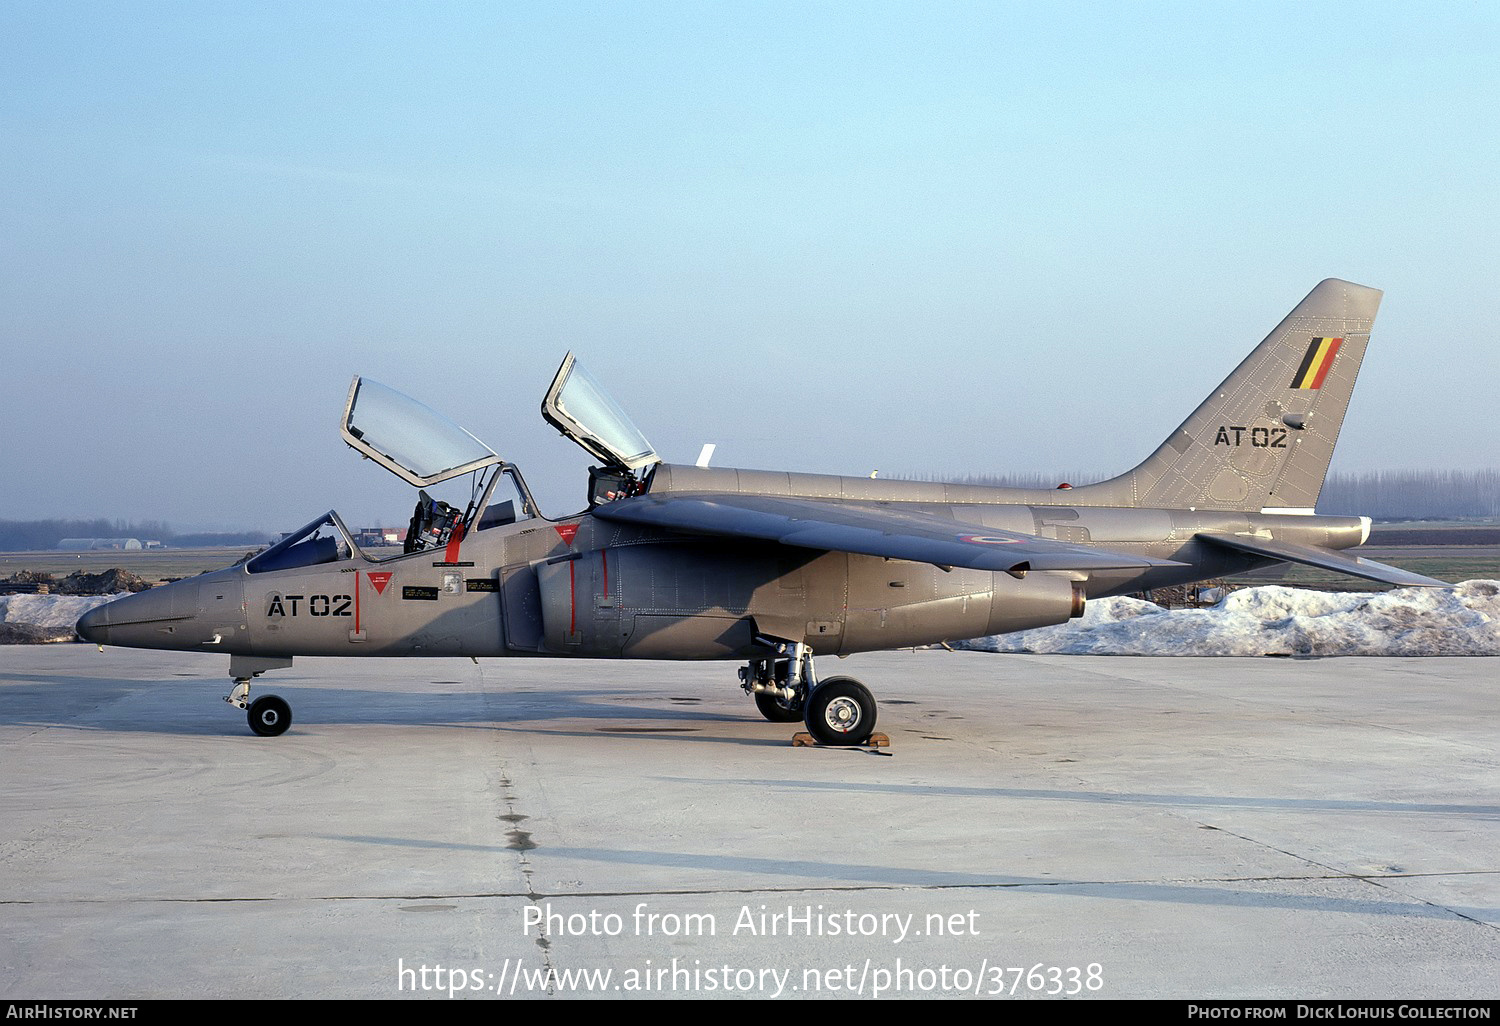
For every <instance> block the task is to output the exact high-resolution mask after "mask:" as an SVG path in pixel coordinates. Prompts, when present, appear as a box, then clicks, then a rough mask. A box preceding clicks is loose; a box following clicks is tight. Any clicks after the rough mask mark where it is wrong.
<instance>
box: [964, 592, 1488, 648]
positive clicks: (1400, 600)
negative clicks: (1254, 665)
mask: <svg viewBox="0 0 1500 1026" xmlns="http://www.w3.org/2000/svg"><path fill="white" fill-rule="evenodd" d="M955 647H958V648H967V649H974V650H978V651H983V652H1027V653H1034V654H1058V655H1178V656H1261V655H1298V656H1345V655H1364V656H1441V655H1447V656H1456V655H1500V581H1465V582H1464V583H1463V584H1459V585H1455V586H1454V587H1453V588H1451V589H1446V588H1397V589H1395V590H1394V591H1388V592H1384V593H1371V592H1322V591H1303V590H1300V589H1297V588H1283V587H1267V588H1246V589H1244V590H1242V591H1236V592H1232V593H1230V594H1229V595H1228V596H1227V597H1226V598H1225V599H1224V600H1223V601H1222V602H1220V603H1219V604H1218V605H1216V606H1213V607H1211V608H1207V609H1173V610H1167V609H1162V608H1161V607H1160V606H1157V605H1153V604H1152V603H1150V602H1143V601H1141V600H1140V599H1132V598H1107V599H1091V600H1090V601H1089V603H1088V605H1087V606H1086V607H1085V608H1084V614H1083V617H1082V618H1081V619H1078V620H1074V621H1072V622H1071V623H1066V624H1059V625H1058V626H1056V627H1041V628H1038V629H1037V630H1032V631H1021V632H1019V633H1017V634H1001V635H997V636H995V637H990V638H979V639H977V640H975V641H969V642H963V643H961V644H959V645H957V646H955Z"/></svg>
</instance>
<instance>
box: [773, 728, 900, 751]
mask: <svg viewBox="0 0 1500 1026" xmlns="http://www.w3.org/2000/svg"><path fill="white" fill-rule="evenodd" d="M792 747H793V748H823V747H829V748H842V747H848V748H889V747H891V739H890V737H888V736H887V735H885V734H882V733H881V732H880V731H878V730H877V731H876V732H875V733H873V734H871V735H870V737H869V739H868V740H867V741H865V743H864V744H861V745H847V746H845V745H827V746H824V745H820V744H818V742H817V740H816V739H815V738H814V737H813V736H812V735H811V734H809V733H808V732H807V731H805V730H799V731H798V732H797V733H795V734H793V735H792Z"/></svg>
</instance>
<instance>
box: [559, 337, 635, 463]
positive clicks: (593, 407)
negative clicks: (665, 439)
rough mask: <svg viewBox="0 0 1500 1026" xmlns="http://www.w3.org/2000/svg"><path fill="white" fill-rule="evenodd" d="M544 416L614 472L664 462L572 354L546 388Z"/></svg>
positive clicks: (566, 357) (564, 358)
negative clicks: (550, 384)
mask: <svg viewBox="0 0 1500 1026" xmlns="http://www.w3.org/2000/svg"><path fill="white" fill-rule="evenodd" d="M542 416H543V417H545V418H546V420H547V423H549V424H551V425H552V426H553V427H555V428H557V430H559V431H561V432H562V433H563V434H564V435H566V436H567V437H569V438H571V439H572V440H573V441H575V442H577V443H578V444H579V445H580V446H582V447H583V448H584V450H586V451H587V452H588V453H589V455H591V456H593V457H595V458H596V459H599V460H602V461H603V462H604V464H605V465H606V466H607V467H610V468H611V469H614V470H618V471H621V472H624V473H627V474H632V473H634V472H635V471H637V470H641V469H642V468H644V467H649V466H652V465H653V464H656V463H660V462H661V459H660V457H658V456H657V455H656V450H655V449H653V448H652V447H651V443H650V442H648V441H646V436H645V435H643V434H641V430H640V428H638V427H636V426H635V424H634V423H633V422H632V421H631V419H630V418H629V417H628V416H626V414H625V411H624V410H622V409H621V408H620V404H619V403H617V402H615V401H614V399H613V398H612V397H611V396H610V394H609V393H608V392H606V391H605V390H604V386H602V385H601V384H599V382H598V380H596V379H595V378H594V376H593V375H592V374H590V373H589V372H588V371H586V370H584V369H583V366H582V365H581V364H579V363H578V361H577V360H576V359H575V358H574V356H573V354H572V353H569V354H568V355H567V356H565V357H563V362H562V366H561V367H559V368H558V369H557V376H556V377H555V378H553V379H552V386H551V387H550V388H548V389H547V395H546V397H545V398H544V399H543V400H542Z"/></svg>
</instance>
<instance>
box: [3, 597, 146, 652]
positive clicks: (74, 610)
mask: <svg viewBox="0 0 1500 1026" xmlns="http://www.w3.org/2000/svg"><path fill="white" fill-rule="evenodd" d="M129 594H130V592H128V591H124V592H120V593H119V594H116V595H0V639H4V638H8V639H10V640H12V641H16V642H37V641H71V640H73V625H74V624H76V623H77V622H78V618H79V617H80V616H82V615H83V614H84V613H87V612H88V611H89V610H90V609H93V608H94V607H95V606H102V605H104V603H106V602H109V601H111V600H113V599H117V598H122V597H123V596H125V595H129ZM6 625H14V627H15V629H14V630H11V631H6V630H4V629H3V628H4V627H5V626H6Z"/></svg>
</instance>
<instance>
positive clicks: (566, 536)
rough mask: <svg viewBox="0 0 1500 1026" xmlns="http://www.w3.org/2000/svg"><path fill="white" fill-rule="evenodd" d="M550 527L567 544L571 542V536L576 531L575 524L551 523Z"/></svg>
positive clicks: (576, 526)
mask: <svg viewBox="0 0 1500 1026" xmlns="http://www.w3.org/2000/svg"><path fill="white" fill-rule="evenodd" d="M552 529H553V530H554V531H556V532H557V533H558V534H559V535H561V536H562V540H563V541H564V542H566V543H568V544H569V545H572V544H573V536H574V535H575V534H577V533H578V525H577V524H553V525H552Z"/></svg>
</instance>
